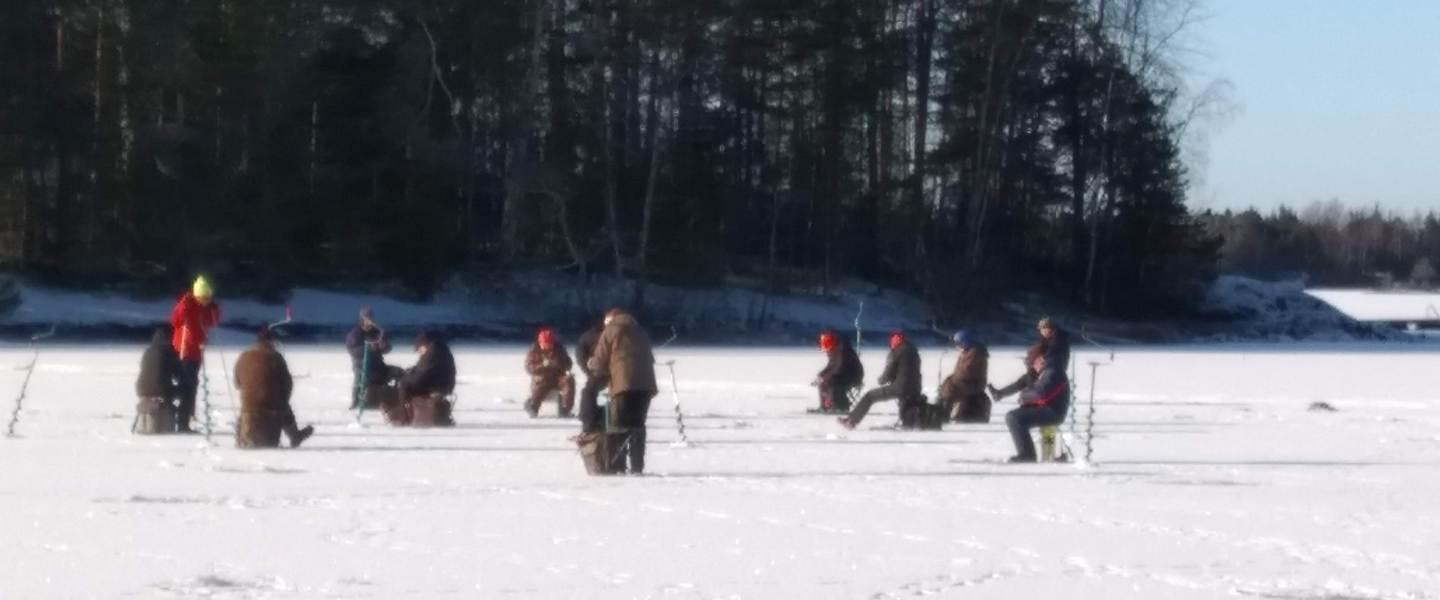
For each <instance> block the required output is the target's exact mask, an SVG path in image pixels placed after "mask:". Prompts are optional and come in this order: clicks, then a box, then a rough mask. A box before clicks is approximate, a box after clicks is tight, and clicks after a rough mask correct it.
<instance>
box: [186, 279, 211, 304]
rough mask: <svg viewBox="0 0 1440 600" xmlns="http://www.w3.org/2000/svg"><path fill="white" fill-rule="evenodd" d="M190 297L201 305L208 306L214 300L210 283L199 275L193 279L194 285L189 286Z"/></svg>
mask: <svg viewBox="0 0 1440 600" xmlns="http://www.w3.org/2000/svg"><path fill="white" fill-rule="evenodd" d="M190 295H191V296H194V297H195V300H197V301H199V302H200V303H201V304H209V303H210V301H211V300H214V299H215V289H214V288H212V287H210V282H209V281H208V280H206V279H205V276H204V275H201V276H199V277H196V278H195V283H193V284H190Z"/></svg>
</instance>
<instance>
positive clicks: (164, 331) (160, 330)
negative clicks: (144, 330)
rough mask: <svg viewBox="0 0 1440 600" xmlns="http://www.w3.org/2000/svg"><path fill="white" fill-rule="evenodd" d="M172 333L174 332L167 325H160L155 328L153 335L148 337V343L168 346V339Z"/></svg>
mask: <svg viewBox="0 0 1440 600" xmlns="http://www.w3.org/2000/svg"><path fill="white" fill-rule="evenodd" d="M174 333H175V330H174V329H173V328H171V327H170V325H169V324H168V323H167V324H165V325H161V326H159V327H156V328H155V333H154V334H152V335H151V336H150V342H151V343H152V344H162V343H163V344H169V343H170V337H171V336H172V335H174Z"/></svg>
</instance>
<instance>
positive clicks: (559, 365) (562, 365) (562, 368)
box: [555, 344, 575, 377]
mask: <svg viewBox="0 0 1440 600" xmlns="http://www.w3.org/2000/svg"><path fill="white" fill-rule="evenodd" d="M555 349H556V350H557V352H556V354H558V355H560V360H559V361H557V362H556V363H555V372H556V374H558V375H559V376H561V377H564V376H566V375H569V374H570V369H573V368H575V363H574V362H572V361H571V360H570V353H569V352H566V351H565V347H564V346H561V345H558V344H557V345H556V346H555Z"/></svg>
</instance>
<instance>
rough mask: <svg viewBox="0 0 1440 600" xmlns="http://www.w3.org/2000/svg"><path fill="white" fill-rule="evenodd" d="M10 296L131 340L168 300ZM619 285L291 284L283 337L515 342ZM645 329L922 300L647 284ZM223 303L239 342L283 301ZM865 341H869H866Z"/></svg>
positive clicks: (810, 326)
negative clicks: (403, 288)
mask: <svg viewBox="0 0 1440 600" xmlns="http://www.w3.org/2000/svg"><path fill="white" fill-rule="evenodd" d="M17 287H18V289H19V302H18V304H17V305H16V306H14V307H13V310H11V311H10V313H9V314H8V315H6V316H4V317H3V318H0V326H3V327H8V328H11V329H19V328H29V329H44V328H48V327H49V326H50V325H52V324H58V325H59V326H60V327H61V328H62V330H64V329H66V328H70V329H75V328H79V329H81V330H89V331H91V332H92V333H95V334H96V335H93V336H92V337H104V336H103V335H99V334H101V333H103V332H106V331H112V330H120V331H125V332H127V334H129V335H133V333H134V330H138V329H143V328H148V327H151V326H154V325H156V324H159V323H163V322H165V321H166V320H167V319H168V318H169V314H170V309H171V306H172V305H173V304H174V300H173V299H170V298H161V299H153V300H137V299H134V298H130V297H126V296H123V295H118V294H107V293H86V292H75V291H68V290H59V289H54V288H50V287H46V286H40V285H34V284H29V283H22V284H20V285H19V286H17ZM631 297H632V290H631V285H630V283H629V282H627V281H621V280H616V279H614V278H609V277H593V278H591V279H590V280H589V281H588V282H582V281H581V280H579V279H578V278H576V277H573V276H568V275H564V274H549V273H529V274H524V275H519V276H515V277H511V278H507V279H502V280H497V281H495V282H493V283H490V284H488V285H481V286H474V287H468V288H467V287H464V286H460V285H458V284H457V285H452V286H450V289H448V290H447V291H445V292H442V293H441V294H439V295H438V296H437V297H436V299H435V300H434V301H432V302H428V303H419V302H407V301H403V300H397V299H394V298H390V297H386V296H382V295H377V294H364V293H341V292H334V291H326V290H318V289H308V288H301V289H297V290H295V291H294V292H293V293H292V294H291V298H290V301H289V303H288V305H289V306H290V307H292V308H293V310H294V317H295V325H294V326H292V327H291V328H290V329H291V330H292V333H297V332H298V333H300V334H301V335H306V336H308V337H314V338H334V337H335V336H336V335H338V334H339V333H340V332H341V331H343V330H345V329H348V328H349V327H350V326H352V325H353V324H354V322H355V319H356V314H357V312H358V310H359V308H360V307H362V306H369V307H371V308H373V309H374V310H375V313H376V316H377V318H378V320H379V321H380V322H381V323H382V324H384V325H385V326H386V327H387V328H388V329H390V330H392V331H413V330H416V329H420V328H426V327H434V328H439V329H445V330H449V331H451V332H452V333H457V334H459V335H460V336H461V337H464V338H479V339H502V340H518V339H523V338H525V337H528V336H529V334H530V332H531V331H532V330H533V328H534V327H536V326H538V325H541V324H553V325H558V326H560V327H561V328H562V331H564V330H566V329H573V330H574V331H572V332H570V333H578V332H579V330H580V329H581V328H583V327H586V326H588V325H589V323H590V322H591V321H592V320H593V319H594V318H595V316H597V315H599V314H600V313H602V312H603V311H604V310H605V309H607V308H609V307H612V306H617V305H623V304H628V303H629V302H630V300H631ZM645 298H646V305H647V306H648V307H649V311H650V315H651V316H650V319H649V321H650V323H649V324H650V325H651V326H652V327H655V328H657V329H660V330H662V331H663V330H664V329H666V328H668V326H671V325H673V326H674V327H675V328H676V329H678V330H680V331H682V332H684V333H685V335H686V336H687V339H688V340H692V341H694V340H710V341H740V342H746V341H748V342H767V341H768V342H774V341H783V340H793V339H798V338H806V339H808V338H809V337H811V336H813V335H814V334H815V332H816V331H817V330H819V329H823V328H826V327H833V328H837V329H841V330H843V331H849V330H850V329H851V328H852V327H853V322H854V320H855V315H856V312H857V311H858V309H859V306H860V303H861V302H864V303H865V314H864V318H863V322H862V324H863V326H864V328H865V329H866V331H867V332H871V333H872V334H874V335H878V334H879V332H888V331H889V330H891V329H902V328H903V329H909V330H912V331H924V330H927V329H928V326H927V325H926V323H927V322H928V316H929V314H930V310H929V307H928V306H927V305H926V304H925V303H924V302H921V301H919V300H917V299H915V298H913V297H910V296H907V295H904V294H898V293H895V292H890V291H885V290H879V289H874V288H871V289H865V288H864V287H863V286H859V285H853V286H851V287H849V288H844V289H840V290H836V291H833V292H832V293H829V294H825V295H820V294H814V295H803V296H784V295H767V294H764V293H761V292H758V291H754V290H747V289H688V288H677V287H669V286H657V285H652V286H650V287H649V289H648V290H647V292H646V296H645ZM220 303H221V306H222V308H223V319H222V322H221V328H222V329H230V330H232V331H231V332H229V333H225V332H222V333H221V335H220V336H219V340H220V341H222V342H224V341H226V340H237V341H243V340H245V339H248V337H249V335H250V332H251V331H253V330H254V329H255V328H256V327H258V326H260V325H261V324H264V323H269V322H274V321H278V320H280V319H281V318H282V317H283V316H284V314H285V305H282V304H274V303H266V302H259V301H255V300H251V299H246V298H226V297H224V296H223V294H222V296H221V297H220ZM867 337H868V336H867Z"/></svg>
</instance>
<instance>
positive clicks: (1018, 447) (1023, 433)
mask: <svg viewBox="0 0 1440 600" xmlns="http://www.w3.org/2000/svg"><path fill="white" fill-rule="evenodd" d="M1059 422H1060V421H1059V419H1057V418H1056V416H1055V413H1054V411H1051V410H1050V409H1049V408H1046V407H1044V406H1022V407H1020V408H1017V409H1015V410H1012V411H1010V412H1009V413H1008V414H1006V415H1005V425H1006V426H1007V427H1009V428H1010V437H1011V439H1013V440H1014V441H1015V456H1016V457H1017V458H1020V459H1024V460H1035V440H1033V439H1031V438H1030V429H1031V428H1032V427H1039V426H1041V425H1054V424H1056V423H1059Z"/></svg>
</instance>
